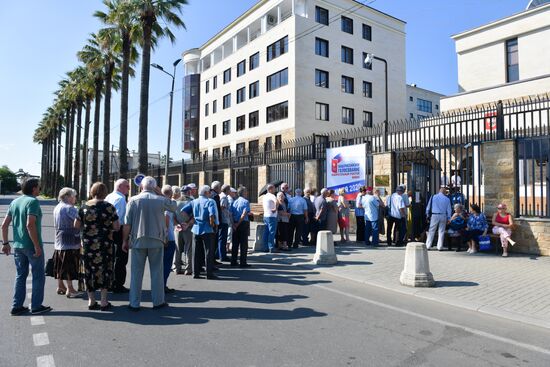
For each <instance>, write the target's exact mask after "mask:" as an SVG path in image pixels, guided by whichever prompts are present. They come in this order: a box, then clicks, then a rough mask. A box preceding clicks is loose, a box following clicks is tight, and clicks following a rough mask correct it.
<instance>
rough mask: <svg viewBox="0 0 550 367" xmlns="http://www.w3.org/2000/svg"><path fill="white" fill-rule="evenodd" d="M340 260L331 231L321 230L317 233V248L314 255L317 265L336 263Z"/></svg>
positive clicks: (314, 261)
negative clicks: (335, 250)
mask: <svg viewBox="0 0 550 367" xmlns="http://www.w3.org/2000/svg"><path fill="white" fill-rule="evenodd" d="M337 262H338V258H337V257H336V252H334V240H333V238H332V232H331V231H319V232H318V233H317V248H316V249H315V255H314V256H313V263H314V264H316V265H334V264H336V263H337Z"/></svg>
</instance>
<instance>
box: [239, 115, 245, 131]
mask: <svg viewBox="0 0 550 367" xmlns="http://www.w3.org/2000/svg"><path fill="white" fill-rule="evenodd" d="M245 128H246V121H245V115H242V116H239V117H237V131H241V130H244V129H245Z"/></svg>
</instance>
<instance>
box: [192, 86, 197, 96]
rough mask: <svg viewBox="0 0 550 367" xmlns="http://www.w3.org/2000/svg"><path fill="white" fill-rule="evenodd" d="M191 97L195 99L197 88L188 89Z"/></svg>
mask: <svg viewBox="0 0 550 367" xmlns="http://www.w3.org/2000/svg"><path fill="white" fill-rule="evenodd" d="M190 92H191V97H195V96H196V95H197V92H198V91H197V87H191V88H190Z"/></svg>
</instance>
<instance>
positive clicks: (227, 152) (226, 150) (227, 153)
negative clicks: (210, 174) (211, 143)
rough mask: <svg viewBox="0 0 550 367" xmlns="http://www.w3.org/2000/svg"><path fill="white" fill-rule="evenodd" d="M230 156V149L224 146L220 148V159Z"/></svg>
mask: <svg viewBox="0 0 550 367" xmlns="http://www.w3.org/2000/svg"><path fill="white" fill-rule="evenodd" d="M230 155H231V147H230V146H225V147H223V148H222V158H228V157H229V156H230Z"/></svg>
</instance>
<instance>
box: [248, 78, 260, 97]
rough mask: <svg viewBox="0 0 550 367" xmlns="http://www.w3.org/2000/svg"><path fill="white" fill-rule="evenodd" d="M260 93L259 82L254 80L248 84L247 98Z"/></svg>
mask: <svg viewBox="0 0 550 367" xmlns="http://www.w3.org/2000/svg"><path fill="white" fill-rule="evenodd" d="M259 95H260V82H259V81H255V82H254V83H251V84H250V85H249V86H248V99H252V98H256V97H258V96H259Z"/></svg>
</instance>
